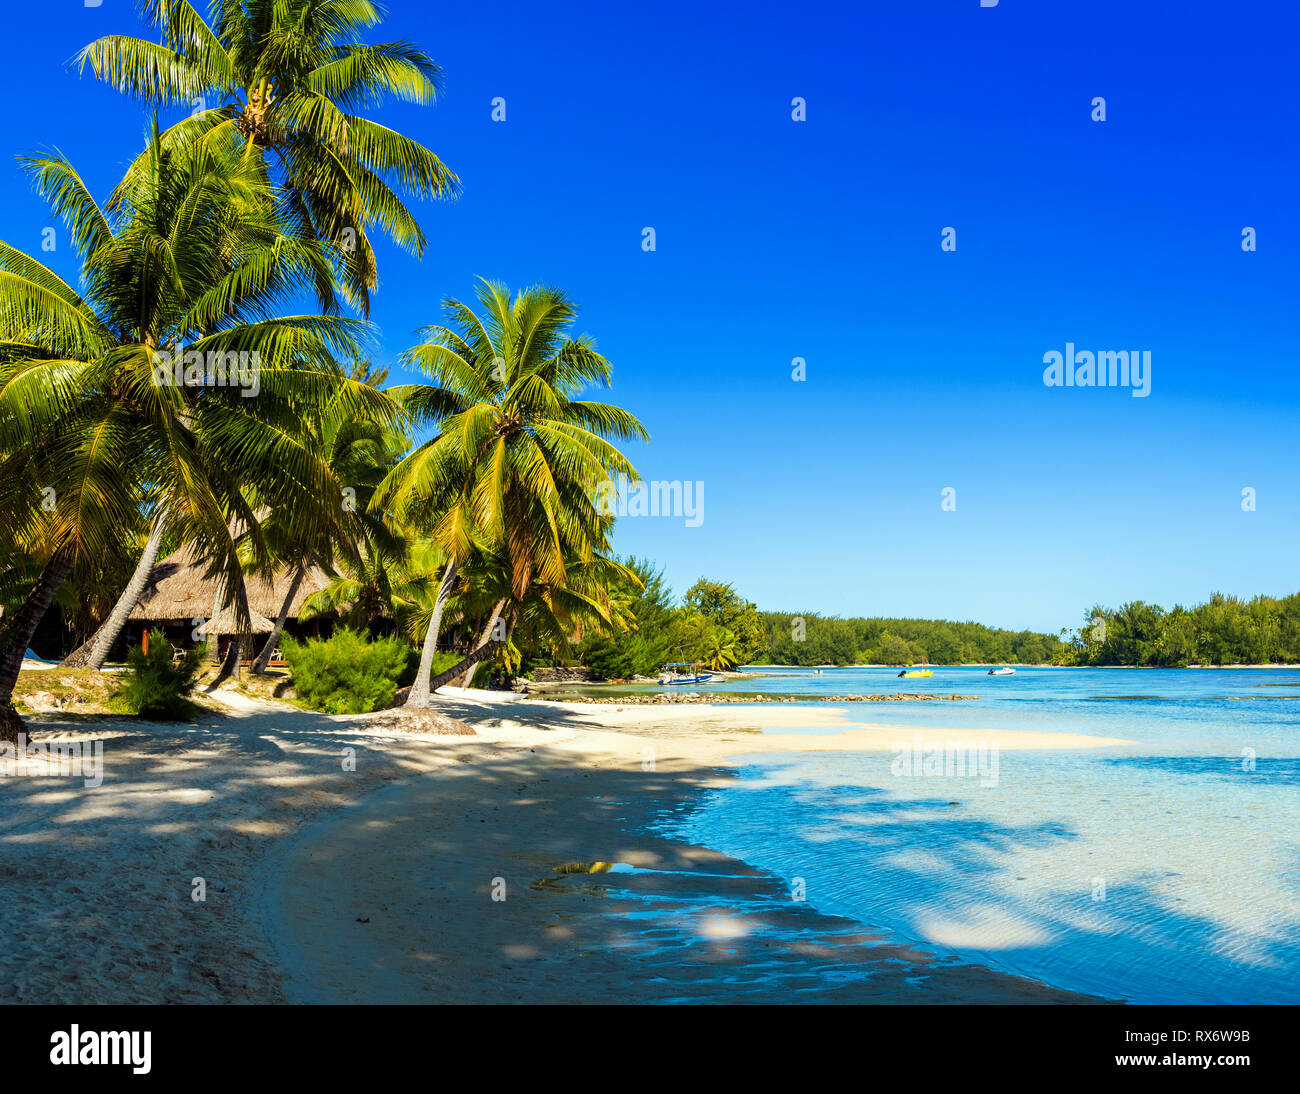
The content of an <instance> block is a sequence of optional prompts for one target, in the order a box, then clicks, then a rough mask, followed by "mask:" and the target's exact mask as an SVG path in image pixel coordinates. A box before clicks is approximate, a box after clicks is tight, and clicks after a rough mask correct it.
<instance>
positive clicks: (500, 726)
mask: <svg viewBox="0 0 1300 1094" xmlns="http://www.w3.org/2000/svg"><path fill="white" fill-rule="evenodd" d="M436 705H437V707H438V708H439V709H440V710H442V711H444V712H445V713H448V714H451V715H452V716H454V717H457V718H461V719H463V720H465V721H467V722H469V723H471V724H472V725H474V726H475V728H476V731H477V736H474V737H459V736H437V737H434V736H427V735H420V734H408V733H402V732H398V731H394V730H392V729H391V728H376V727H375V726H374V725H372V723H375V722H376V721H377V720H378V716H359V717H355V718H347V717H332V716H326V715H313V714H309V713H306V712H302V711H297V710H291V709H287V708H281V707H279V706H274V707H273V706H272V705H270V704H264V703H253V702H249V701H248V700H244V701H243V704H242V706H243V709H241V710H239V711H232V713H231V715H230V716H229V717H227V718H226V719H224V720H222V721H220V722H219V723H218V724H217V725H216V726H212V725H203V726H182V727H175V726H139V725H133V724H131V723H99V724H95V725H90V726H86V725H69V724H66V723H65V724H59V723H57V722H56V721H54V720H46V721H44V722H43V724H42V725H41V726H40V728H38V729H37V730H36V735H37V737H38V738H41V737H44V738H54V737H58V738H60V739H72V738H79V739H83V740H93V739H99V740H103V741H104V742H105V755H106V759H105V768H106V778H105V781H104V784H103V786H101V787H99V788H95V789H93V790H89V789H83V788H81V787H80V785H79V784H69V783H67V782H65V781H64V780H61V779H50V780H40V779H22V780H20V779H3V780H0V797H3V798H4V799H5V806H6V809H5V813H4V818H3V822H0V842H3V843H5V845H6V850H7V853H6V859H7V860H8V861H7V862H6V866H5V868H4V870H3V872H0V896H3V898H4V899H3V902H2V903H0V929H4V930H5V931H6V934H7V936H8V937H9V938H11V939H12V940H13V942H14V945H12V946H10V947H9V948H8V949H7V952H6V954H5V955H3V956H0V999H3V1000H4V1001H6V1002H24V1003H25V1002H34V1001H37V1000H38V999H39V1000H42V1001H46V1002H76V1003H87V1002H155V1003H162V1002H285V1001H302V1002H308V1001H310V1002H359V1001H366V1002H377V1001H383V1002H410V1001H426V1002H485V1003H486V1002H512V1001H514V1002H559V1001H568V1002H588V1003H594V1002H631V1001H645V1002H651V1001H654V1002H665V1001H684V1000H698V1001H717V1000H722V999H727V1000H732V1001H739V1000H746V1001H753V1002H763V1001H766V1002H775V1001H789V1000H790V999H808V1000H809V1001H819V1002H825V1001H832V1000H836V1001H875V1002H1008V1003H1011V1002H1087V1001H1093V1000H1091V999H1090V998H1089V997H1085V996H1080V995H1075V994H1073V993H1070V992H1064V991H1057V990H1056V989H1053V988H1050V987H1047V986H1046V985H1042V984H1039V983H1036V982H1034V981H1031V980H1025V979H1021V978H1018V977H1015V976H1011V975H1008V974H1004V973H1001V972H995V971H992V970H989V969H985V968H981V967H979V966H977V965H973V964H969V963H965V962H961V961H955V960H951V959H948V958H936V957H934V956H933V955H928V954H926V953H924V952H923V951H921V950H918V949H915V948H913V947H910V946H907V945H903V944H900V943H897V942H891V941H889V940H888V939H886V938H884V937H883V936H882V934H881V933H880V932H877V931H874V930H872V929H871V928H870V927H864V926H862V925H861V924H858V923H855V922H852V921H849V920H844V919H839V918H836V917H832V916H824V915H821V914H820V913H818V912H817V911H816V910H815V901H808V902H798V901H794V900H791V899H790V893H789V892H788V891H787V890H786V889H785V883H784V882H783V881H781V880H780V879H778V878H775V877H774V876H772V875H769V874H766V873H763V872H762V871H758V870H754V869H751V868H750V867H748V866H746V865H745V864H743V863H740V862H738V861H736V860H734V859H729V858H727V857H726V856H724V855H721V854H718V853H716V852H714V851H711V850H709V849H708V848H703V847H698V846H692V845H688V844H684V843H680V842H676V841H673V840H668V839H665V838H663V837H661V836H659V835H656V834H655V833H654V832H653V831H652V828H653V825H654V822H655V821H656V819H661V818H662V817H663V816H665V815H668V814H669V813H671V812H673V811H675V810H682V809H687V808H690V807H691V806H692V803H693V802H695V801H697V800H698V799H699V796H700V795H701V794H702V793H703V792H704V791H705V790H707V789H708V788H710V787H715V786H719V785H726V784H727V783H728V782H729V781H730V780H732V779H733V778H734V772H735V768H734V767H733V766H731V764H730V762H729V760H730V757H732V756H735V755H738V754H751V753H753V752H756V751H763V752H781V751H792V750H799V751H812V750H817V751H820V750H824V749H828V748H848V749H855V748H876V749H879V748H886V747H890V746H891V744H892V742H895V741H898V740H906V741H909V742H910V741H911V740H912V739H913V737H914V734H915V733H916V732H917V731H916V729H915V727H910V726H909V727H902V726H899V727H891V726H872V727H855V728H847V727H848V723H847V722H846V721H845V720H844V718H843V716H842V715H841V714H839V713H838V712H835V711H832V710H825V711H809V710H806V709H805V710H788V711H787V710H782V709H777V708H763V709H762V711H761V715H760V712H759V711H756V710H753V709H749V708H743V707H737V706H728V707H726V708H704V707H699V706H692V707H690V708H668V709H664V708H644V707H636V708H627V709H624V710H622V711H618V710H613V709H611V708H609V707H591V706H588V707H586V709H583V705H582V704H577V703H545V702H539V701H537V700H530V701H524V702H521V701H517V700H509V699H505V700H499V701H496V702H481V701H475V700H473V699H470V698H467V697H464V696H460V695H453V696H442V695H440V696H439V697H438V700H437V703H436ZM760 716H761V719H762V722H761V725H760V723H759V722H758V721H757V719H758V718H759V717H760ZM814 722H816V723H818V724H820V725H821V726H822V727H823V728H828V729H835V728H839V729H843V730H844V732H839V733H828V734H825V735H819V736H800V735H797V734H793V733H792V734H789V735H785V734H781V733H779V732H771V730H780V729H782V728H789V729H792V730H794V729H801V728H806V727H808V726H809V725H810V724H813V723H814ZM379 724H380V725H382V724H383V723H382V722H380V723H379ZM760 728H761V729H763V730H764V732H758V730H759V729H760ZM922 732H927V731H922ZM934 732H935V734H936V735H940V736H941V737H942V739H943V740H944V741H945V742H952V741H954V740H957V741H959V740H961V739H963V734H965V733H967V732H969V733H972V734H973V733H974V731H961V730H940V731H934ZM980 736H981V737H983V738H987V736H988V734H987V733H986V732H984V733H981V734H980ZM1005 737H1006V741H1004V742H1003V747H1012V748H1014V747H1026V748H1041V747H1091V746H1092V745H1093V744H1095V743H1104V739H1095V740H1093V739H1081V738H1073V737H1068V736H1066V735H1059V734H1006V735H1005ZM1049 738H1050V739H1051V740H1047V739H1049ZM348 750H351V755H352V756H353V758H354V759H353V766H354V770H352V771H348V770H345V767H346V763H347V757H348ZM592 861H602V862H608V863H620V864H623V865H622V866H620V867H617V868H616V871H615V872H612V873H607V874H593V875H585V874H558V873H556V872H555V869H554V868H555V867H556V866H557V865H561V864H564V863H576V862H592ZM198 879H203V880H204V883H205V887H206V894H205V900H203V901H196V900H194V899H193V898H192V897H193V890H194V885H195V883H196V881H197V880H198ZM494 887H495V888H496V889H499V890H501V895H503V896H504V899H498V900H494V899H493V893H494ZM633 924H635V925H636V927H637V929H636V930H635V931H633V929H632V925H633ZM649 925H652V929H648V930H646V929H645V928H646V927H647V926H649ZM70 947H72V948H75V952H77V953H78V954H79V955H80V956H79V958H78V959H77V960H76V961H69V960H68V958H67V954H68V952H69V948H70Z"/></svg>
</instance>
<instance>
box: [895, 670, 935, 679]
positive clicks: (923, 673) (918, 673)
mask: <svg viewBox="0 0 1300 1094" xmlns="http://www.w3.org/2000/svg"><path fill="white" fill-rule="evenodd" d="M898 675H899V676H907V677H909V678H910V677H913V676H933V675H934V670H933V669H904V670H903V671H902V672H900V673H899V674H898Z"/></svg>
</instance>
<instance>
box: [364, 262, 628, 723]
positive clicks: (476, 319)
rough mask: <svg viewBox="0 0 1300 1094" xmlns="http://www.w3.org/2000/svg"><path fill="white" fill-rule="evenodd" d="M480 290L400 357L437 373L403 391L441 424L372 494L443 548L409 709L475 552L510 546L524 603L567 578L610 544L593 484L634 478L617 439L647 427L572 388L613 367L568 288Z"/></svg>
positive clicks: (419, 694)
mask: <svg viewBox="0 0 1300 1094" xmlns="http://www.w3.org/2000/svg"><path fill="white" fill-rule="evenodd" d="M477 298H478V304H479V308H480V311H479V312H478V313H476V312H475V311H474V310H473V309H471V308H470V307H469V306H468V305H466V304H463V303H461V302H459V301H456V300H447V301H445V302H444V311H445V314H446V318H447V322H446V324H445V325H441V326H432V327H429V328H427V329H426V330H425V331H424V332H423V336H424V338H425V339H426V340H425V341H424V342H423V343H422V344H420V345H418V346H416V347H414V348H413V349H411V350H409V351H407V353H406V354H404V355H403V361H404V363H406V364H407V365H409V366H411V367H413V368H416V369H419V370H421V371H423V372H424V373H425V374H426V375H427V376H429V377H430V379H431V380H432V381H433V382H432V383H430V384H414V385H409V386H407V387H404V388H397V389H394V394H395V395H396V397H397V398H398V399H399V400H400V401H401V402H402V403H403V405H404V406H405V408H406V410H407V411H408V413H409V414H410V415H411V416H412V418H413V419H414V420H415V421H417V422H419V421H432V422H434V423H435V424H436V425H437V427H438V429H437V433H436V434H435V436H433V437H432V438H431V439H430V440H428V441H426V442H425V443H423V444H421V445H419V446H418V447H416V448H415V449H414V450H413V451H412V452H411V453H410V455H408V456H407V457H406V459H405V460H403V461H402V463H401V464H399V465H398V466H397V467H396V468H394V470H393V471H392V473H390V475H389V476H388V477H387V478H386V479H385V481H384V482H383V483H382V484H381V485H380V488H379V490H378V491H377V492H376V495H375V499H374V502H373V504H374V505H375V506H376V507H383V508H386V509H389V510H390V511H391V512H392V513H393V514H394V515H395V517H396V518H397V519H398V520H399V521H402V522H404V523H410V524H412V525H415V526H417V527H422V528H424V529H426V530H427V531H428V532H429V534H430V535H431V536H432V538H433V539H434V540H435V541H436V542H437V543H438V544H439V545H440V546H441V548H442V549H443V550H444V551H445V553H446V557H447V562H446V565H445V566H444V567H443V574H442V579H441V582H440V584H439V588H438V596H437V599H436V601H435V604H434V610H433V612H432V614H431V616H430V619H429V627H428V630H427V632H426V633H425V639H424V646H423V649H422V651H421V657H420V669H419V673H418V675H417V676H416V680H415V683H414V684H413V685H412V687H411V693H410V699H409V700H408V703H409V705H412V706H424V705H427V704H428V701H429V696H430V690H431V689H430V670H431V666H432V662H433V654H434V651H435V649H436V648H437V644H438V637H439V632H440V629H441V625H442V617H443V614H444V612H445V609H446V604H447V601H448V599H449V598H450V596H451V594H452V591H453V588H454V586H455V582H456V575H457V572H458V570H459V568H460V566H461V565H462V564H463V563H464V562H465V561H466V560H467V559H468V558H469V557H470V555H471V552H473V551H474V550H484V551H487V552H490V553H497V554H499V555H500V556H502V558H503V559H504V560H505V561H506V564H507V565H508V567H509V573H510V590H511V594H512V595H513V596H515V597H516V599H517V600H520V601H522V599H523V597H524V595H525V594H526V593H527V591H528V588H529V586H530V585H531V584H532V583H533V581H534V580H538V581H541V582H545V583H547V584H549V585H552V586H562V585H563V584H564V581H565V578H566V574H567V571H568V566H567V560H566V553H570V552H576V553H577V557H578V558H580V559H581V558H587V557H590V555H591V553H592V552H593V551H603V550H605V549H606V548H607V546H608V545H607V542H606V534H607V530H608V527H609V519H608V517H607V516H606V515H604V514H602V513H601V512H600V510H599V509H598V507H597V505H596V504H595V499H596V494H597V491H598V490H599V489H600V488H601V487H602V485H603V484H607V483H609V482H610V480H611V479H612V477H613V475H615V474H617V473H620V472H621V473H623V474H625V475H628V476H629V477H633V478H634V477H635V475H636V472H635V471H634V469H633V468H632V466H631V464H630V463H629V462H628V460H627V458H626V457H625V456H624V455H623V454H622V452H620V451H619V450H618V449H617V448H616V447H615V446H614V445H613V444H612V443H610V440H609V439H608V438H614V439H627V438H641V439H646V438H647V436H648V435H647V434H646V431H645V429H644V427H643V426H642V425H641V423H640V422H639V421H637V419H636V418H635V417H634V416H633V415H631V414H629V413H628V412H627V411H626V410H623V409H621V408H619V407H616V406H611V405H609V404H607V403H597V402H588V401H585V400H582V399H579V398H577V397H576V396H578V395H579V394H580V393H581V392H582V391H583V390H584V389H586V388H587V387H590V386H592V385H596V384H601V385H608V383H609V380H610V371H611V369H610V363H609V362H608V361H607V360H606V359H605V358H604V357H602V356H601V355H600V354H599V353H597V352H596V348H595V343H594V342H593V340H592V339H591V338H590V337H589V336H587V335H578V336H577V337H571V336H570V334H569V333H568V332H569V328H570V327H571V326H572V324H573V321H574V320H575V318H576V317H577V309H576V308H575V307H574V305H573V304H572V302H571V301H570V300H569V299H568V297H566V296H565V295H564V293H562V292H561V291H560V290H558V289H554V288H547V287H534V288H530V289H525V290H523V291H521V292H519V293H518V294H516V295H515V296H514V297H513V298H512V297H511V295H510V292H509V290H508V289H507V288H506V287H505V286H504V285H501V284H498V283H495V282H489V281H481V282H480V284H479V287H478V290H477Z"/></svg>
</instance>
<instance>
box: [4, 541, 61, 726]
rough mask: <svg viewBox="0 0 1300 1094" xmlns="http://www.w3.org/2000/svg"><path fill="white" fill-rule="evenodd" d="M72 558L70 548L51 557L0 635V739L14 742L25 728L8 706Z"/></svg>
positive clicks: (20, 719) (16, 713) (15, 712)
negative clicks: (39, 628) (23, 666)
mask: <svg viewBox="0 0 1300 1094" xmlns="http://www.w3.org/2000/svg"><path fill="white" fill-rule="evenodd" d="M73 558H74V553H73V550H72V548H71V547H62V548H60V549H59V550H57V551H56V552H55V553H54V554H53V555H52V556H51V558H50V560H49V562H47V563H46V564H45V568H44V569H43V570H42V571H41V576H40V577H39V578H38V579H37V581H36V585H35V587H34V588H33V589H32V591H31V592H30V593H28V594H27V599H26V600H25V601H24V602H23V606H22V608H20V609H19V611H18V614H17V615H15V616H14V617H13V621H12V622H11V623H10V624H9V625H8V626H7V627H5V628H3V631H2V632H0V633H2V634H3V643H4V644H3V648H0V740H5V741H17V740H18V734H19V733H20V732H22V731H23V729H24V728H25V725H24V723H23V720H22V718H20V717H19V716H18V712H17V711H15V710H14V709H13V708H12V707H11V706H10V705H9V703H10V700H11V699H12V698H13V694H14V686H15V685H16V684H17V683H18V673H19V672H20V671H21V670H22V663H23V655H24V654H25V653H26V652H27V647H28V646H29V645H30V644H31V641H32V635H34V634H35V633H36V628H37V627H38V626H39V625H40V622H41V619H42V618H44V616H45V612H46V609H47V608H49V606H50V604H51V602H53V600H54V594H55V593H56V592H58V591H59V586H60V585H62V584H63V580H64V578H66V577H67V576H68V574H70V573H71V572H72V562H73Z"/></svg>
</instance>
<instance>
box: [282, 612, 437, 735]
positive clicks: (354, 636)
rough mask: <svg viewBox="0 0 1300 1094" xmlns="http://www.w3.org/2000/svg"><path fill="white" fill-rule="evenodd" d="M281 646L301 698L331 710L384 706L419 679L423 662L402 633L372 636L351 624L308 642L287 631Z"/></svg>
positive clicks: (362, 710)
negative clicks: (399, 691) (298, 639)
mask: <svg viewBox="0 0 1300 1094" xmlns="http://www.w3.org/2000/svg"><path fill="white" fill-rule="evenodd" d="M280 648H281V649H282V650H284V657H285V660H286V661H288V662H289V668H290V671H292V673H293V687H294V692H295V694H296V695H297V697H298V699H299V701H300V702H302V703H305V704H306V705H307V706H309V707H311V708H312V709H314V710H323V711H325V712H326V713H327V714H367V713H369V712H370V711H372V710H382V709H383V708H384V707H386V706H388V705H389V704H390V703H391V702H392V701H393V696H394V694H396V692H397V689H398V688H399V687H403V686H405V685H406V684H409V683H410V682H411V681H412V680H414V679H415V672H416V669H417V668H418V667H419V663H420V655H419V653H418V652H417V651H416V650H413V649H412V648H411V646H410V645H409V644H408V643H407V642H406V641H405V640H403V639H401V638H379V639H376V640H374V641H373V642H372V641H369V639H368V636H367V635H366V634H365V633H364V632H360V633H359V632H357V631H353V630H349V629H348V628H347V627H341V628H339V630H337V631H336V632H335V633H334V634H333V635H332V636H331V637H329V638H313V639H310V640H309V641H307V642H297V641H295V640H294V639H293V638H290V637H286V638H285V639H284V640H283V641H282V642H281V643H280Z"/></svg>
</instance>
